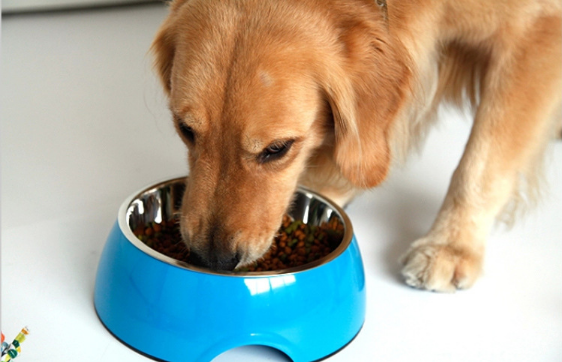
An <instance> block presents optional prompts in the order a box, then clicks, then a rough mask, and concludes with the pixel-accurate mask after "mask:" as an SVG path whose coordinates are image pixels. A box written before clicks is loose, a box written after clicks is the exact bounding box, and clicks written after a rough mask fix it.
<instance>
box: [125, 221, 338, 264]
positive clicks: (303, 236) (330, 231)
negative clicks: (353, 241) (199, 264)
mask: <svg viewBox="0 0 562 362" xmlns="http://www.w3.org/2000/svg"><path fill="white" fill-rule="evenodd" d="M133 233H134V234H135V235H136V237H137V238H139V239H140V240H141V241H142V242H144V243H145V244H146V245H148V246H149V247H151V248H152V249H154V250H156V251H158V252H159V253H161V254H164V255H167V256H169V257H171V258H174V259H176V260H180V261H184V262H186V263H189V250H188V249H187V247H186V246H185V244H184V243H183V242H182V239H181V235H180V231H179V224H178V222H177V221H175V220H170V221H167V222H163V223H150V224H148V225H145V226H139V227H137V228H136V229H135V230H134V231H133ZM342 237H343V224H342V223H341V222H340V221H339V219H337V218H332V219H331V220H330V221H329V222H327V223H323V224H322V225H320V226H312V225H308V224H305V223H303V222H302V221H300V220H296V221H295V220H292V219H291V218H290V217H289V216H287V215H285V216H284V217H283V223H282V225H281V227H280V229H279V233H278V235H277V236H276V237H275V239H274V241H273V243H272V245H271V247H270V248H269V250H268V251H267V252H266V253H265V254H264V256H263V257H262V258H261V259H259V260H257V261H256V262H254V263H252V264H250V265H246V266H243V267H240V268H238V269H236V270H235V271H238V272H254V271H256V272H259V271H271V270H279V269H286V268H292V267H298V266H301V265H304V264H307V263H310V262H312V261H315V260H318V259H320V258H322V257H324V256H326V255H328V254H329V253H331V252H332V251H333V250H334V249H335V248H336V247H337V246H338V245H339V243H340V242H341V239H342Z"/></svg>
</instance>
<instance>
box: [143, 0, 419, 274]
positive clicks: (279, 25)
mask: <svg viewBox="0 0 562 362" xmlns="http://www.w3.org/2000/svg"><path fill="white" fill-rule="evenodd" d="M332 5H333V7H334V8H332V9H330V5H328V2H327V1H324V0H318V1H301V0H294V1H283V2H281V1H262V0H248V1H240V0H239V1H228V0H225V1H206V0H187V1H176V2H174V3H172V5H171V9H170V15H169V17H168V18H167V19H166V21H165V22H164V24H163V25H162V27H161V29H160V31H159V33H158V34H157V37H156V39H155V41H154V44H153V48H152V49H153V52H154V54H155V58H156V62H155V63H156V68H157V71H158V73H159V75H160V77H161V79H162V83H163V86H164V89H165V92H166V93H167V95H168V96H169V100H170V109H171V112H172V114H173V117H174V122H175V125H176V128H177V130H178V133H179V134H180V136H181V138H182V140H183V141H184V142H185V144H186V145H187V148H188V150H189V152H188V162H189V169H190V177H189V182H188V184H187V187H186V191H185V195H184V199H183V206H182V215H181V232H182V235H183V238H184V240H185V243H186V244H187V245H188V247H189V248H190V250H191V252H192V254H194V255H197V256H198V257H199V259H200V262H201V263H202V264H203V265H206V266H209V267H211V268H214V269H225V270H226V269H233V268H234V267H235V266H236V265H238V264H240V265H242V264H246V263H249V262H252V261H254V260H256V259H258V258H259V257H260V256H261V255H262V254H263V253H264V252H265V251H266V250H267V249H268V248H269V247H270V245H271V242H272V239H273V237H274V235H275V233H276V231H277V229H278V227H279V225H280V223H281V219H282V216H283V214H284V213H285V212H286V210H287V208H288V206H289V205H290V203H291V199H292V196H293V193H294V191H295V188H296V185H297V182H298V180H299V177H300V175H301V174H302V173H303V172H304V171H305V170H307V168H310V167H312V166H310V165H309V164H308V161H309V159H310V158H311V156H312V155H313V154H314V152H317V150H318V149H319V148H322V149H329V151H328V152H330V153H331V155H330V157H331V158H332V159H333V161H334V163H335V164H336V165H337V167H338V169H339V171H340V172H341V174H342V175H343V176H344V177H347V178H348V179H349V180H350V181H351V182H352V183H353V184H355V185H357V186H358V187H361V188H366V187H372V186H374V185H376V184H378V183H379V182H380V181H382V179H383V178H384V177H385V175H386V173H387V170H388V165H389V162H390V152H389V145H388V140H387V133H388V130H389V127H390V124H391V120H392V118H393V115H394V114H395V113H396V112H397V110H398V108H399V106H400V104H401V102H402V98H403V90H404V86H405V82H406V81H407V78H408V73H407V70H406V67H405V66H404V61H403V59H401V57H400V55H399V54H398V53H397V52H396V51H395V49H394V48H393V47H391V46H389V44H390V38H389V36H388V32H387V30H386V27H385V25H384V24H383V23H382V22H383V21H384V20H383V19H382V17H381V16H380V14H378V13H377V9H376V8H373V9H371V8H370V7H368V6H362V7H360V9H358V11H359V12H361V16H358V15H357V14H350V13H349V11H350V10H349V8H348V7H345V6H342V7H341V9H338V8H337V6H336V5H337V4H332ZM371 11H372V13H371ZM346 12H347V13H346ZM312 171H313V170H312Z"/></svg>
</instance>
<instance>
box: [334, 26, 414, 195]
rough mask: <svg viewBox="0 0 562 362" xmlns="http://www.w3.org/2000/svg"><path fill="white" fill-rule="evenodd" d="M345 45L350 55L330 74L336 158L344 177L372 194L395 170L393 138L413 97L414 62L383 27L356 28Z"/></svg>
mask: <svg viewBox="0 0 562 362" xmlns="http://www.w3.org/2000/svg"><path fill="white" fill-rule="evenodd" d="M339 39H340V41H341V42H343V45H344V46H343V47H342V49H345V51H344V52H342V53H340V57H339V59H337V60H335V62H331V64H332V66H331V67H329V68H331V69H330V70H329V71H328V72H327V73H325V74H324V77H325V84H324V92H325V93H326V96H327V98H328V102H329V104H330V107H331V109H332V115H333V119H334V127H335V140H336V141H335V149H334V158H335V162H336V164H337V165H338V167H339V169H340V171H341V172H342V174H343V176H345V177H346V178H347V179H349V180H350V181H351V182H352V183H353V184H354V185H355V186H357V187H360V188H369V187H373V186H376V185H377V184H379V183H380V182H382V181H383V180H384V179H385V177H386V175H387V173H388V170H389V168H390V162H391V149H390V144H389V136H390V131H391V126H392V124H393V121H394V120H395V118H396V116H397V114H398V112H399V111H400V109H401V106H402V104H403V103H404V101H405V98H406V95H407V94H408V93H409V90H408V88H409V83H410V70H409V67H408V63H409V62H408V60H407V56H406V53H405V51H404V50H403V49H402V48H401V47H399V46H398V45H397V44H395V42H394V41H393V40H392V39H391V36H390V35H389V33H388V30H387V28H386V27H385V26H382V25H381V26H380V27H379V28H378V29H377V28H375V27H374V26H364V25H354V26H352V27H349V28H348V29H345V30H344V31H343V32H342V34H341V35H340V37H339ZM337 63H339V64H337Z"/></svg>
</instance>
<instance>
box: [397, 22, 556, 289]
mask: <svg viewBox="0 0 562 362" xmlns="http://www.w3.org/2000/svg"><path fill="white" fill-rule="evenodd" d="M561 23H562V22H561V19H560V18H559V17H551V18H542V19H539V20H538V21H537V22H536V23H535V25H533V26H532V27H531V29H529V30H528V31H527V32H526V33H525V34H524V35H522V36H520V37H517V38H512V39H510V41H505V39H503V42H502V43H501V44H500V45H499V46H498V47H497V48H494V49H493V50H492V52H491V53H490V54H491V55H490V62H489V64H488V68H487V70H486V73H485V75H484V77H483V79H482V82H483V84H482V88H481V89H482V93H481V95H480V96H481V100H480V104H479V106H478V109H477V112H476V116H475V120H474V125H473V127H472V131H471V135H470V137H469V140H468V143H467V145H466V149H465V151H464V154H463V157H462V159H461V161H460V163H459V166H458V168H457V169H456V170H455V172H454V175H453V177H452V180H451V184H450V186H449V190H448V192H447V196H446V198H445V201H444V203H443V205H442V207H441V210H440V211H439V214H438V216H437V218H436V221H435V223H434V224H433V226H432V228H431V229H430V231H429V233H428V234H427V235H426V237H424V238H422V239H420V240H417V241H415V242H414V243H413V244H412V246H411V248H410V250H409V251H408V252H407V253H406V255H405V256H404V257H403V258H402V263H403V270H402V275H403V277H404V279H405V281H406V283H407V284H409V285H411V286H413V287H416V288H421V289H427V290H434V291H454V290H456V289H464V288H468V287H470V286H471V285H472V284H473V283H474V282H475V280H476V279H477V277H478V276H479V274H480V272H481V268H482V262H483V257H484V249H485V240H486V238H487V234H488V233H489V231H490V228H491V226H492V224H493V223H494V221H495V219H496V218H497V217H498V216H499V215H500V214H501V213H502V211H503V210H504V208H505V206H506V205H507V204H508V202H509V201H510V199H511V197H512V196H513V195H514V194H516V193H517V191H518V186H519V182H518V180H519V179H520V178H521V176H522V175H523V176H524V175H525V174H526V173H527V172H528V171H529V170H530V169H531V168H532V167H533V163H534V162H536V161H537V160H538V159H539V157H540V154H541V153H542V150H543V149H544V145H545V143H546V142H548V140H547V138H548V137H549V136H551V135H552V132H553V131H554V127H555V125H554V122H553V120H554V117H553V116H554V114H555V113H556V112H557V110H558V109H559V108H558V107H559V106H560V100H561V99H560V91H561V87H562V81H561V79H562V67H561V60H562V39H561V34H562V26H561Z"/></svg>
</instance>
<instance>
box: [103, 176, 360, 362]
mask: <svg viewBox="0 0 562 362" xmlns="http://www.w3.org/2000/svg"><path fill="white" fill-rule="evenodd" d="M185 182H186V179H185V178H177V179H173V180H169V181H165V182H162V183H158V184H156V185H153V186H151V187H149V188H146V189H144V190H142V191H141V192H138V193H135V194H134V195H133V196H131V197H129V198H128V199H127V200H126V201H125V202H124V203H123V205H122V206H121V208H120V209H119V215H118V218H117V222H116V223H115V226H114V227H113V229H112V230H111V232H110V234H109V237H108V240H107V243H106V245H105V248H104V250H103V253H102V255H101V259H100V262H99V266H98V271H97V277H96V286H95V294H94V304H95V308H96V312H97V314H98V316H99V318H100V320H101V322H102V323H103V324H104V325H105V327H106V328H107V329H108V330H109V331H110V332H111V333H112V334H113V335H114V336H115V337H116V338H117V339H118V340H120V341H121V342H123V343H124V344H126V345H127V346H129V347H131V348H132V349H134V350H136V351H137V352H140V353H142V354H144V355H147V356H149V357H151V358H153V359H156V360H161V361H171V362H188V361H189V362H190V361H197V362H199V361H201V362H208V361H211V360H213V358H215V357H217V356H218V355H220V354H221V353H223V352H225V351H228V350H230V349H232V348H236V347H241V346H246V345H263V346H268V347H272V348H275V349H278V350H279V351H281V352H283V353H284V354H286V355H287V356H288V357H289V358H291V359H292V360H293V361H295V362H298V361H316V360H320V359H324V358H326V357H329V356H330V355H332V354H334V353H336V352H338V351H339V350H340V349H342V348H343V347H345V346H346V345H347V344H348V343H350V342H351V341H352V340H353V339H354V337H355V336H356V335H357V334H358V333H359V331H360V329H361V327H362V325H363V322H364V320H365V280H364V278H365V277H364V271H363V263H362V260H361V254H360V252H359V248H358V245H357V241H356V239H355V236H354V235H353V230H352V226H351V222H350V221H349V219H348V217H347V216H346V214H345V213H344V212H343V210H341V209H340V208H339V207H338V206H336V205H334V204H333V203H332V202H330V201H328V200H326V199H325V198H323V197H321V196H320V195H318V194H316V193H314V192H312V191H309V190H307V189H304V188H299V189H298V190H297V192H296V195H295V201H294V204H293V207H292V208H291V210H290V212H289V214H290V215H291V216H292V217H293V218H295V219H297V220H303V222H305V223H308V224H314V225H320V224H321V223H322V222H325V221H328V220H330V219H331V218H334V217H336V218H339V219H340V221H341V222H342V223H343V224H344V237H343V240H342V241H341V243H340V244H339V246H337V248H336V249H335V250H334V251H333V252H332V253H331V254H329V255H327V256H326V257H324V258H322V259H319V260H317V261H315V262H312V263H309V264H306V265H304V266H301V267H297V268H292V269H284V270H278V271H272V272H246V273H234V272H220V273H218V272H214V271H211V270H208V269H203V268H198V267H195V266H192V265H189V264H186V263H184V262H180V261H177V260H175V259H173V258H170V257H167V256H165V255H163V254H160V253H158V252H156V251H155V250H153V249H151V248H150V247H148V246H147V245H146V244H144V243H143V242H141V241H140V240H139V239H137V237H135V235H134V234H133V232H132V230H134V228H135V227H136V226H137V225H140V224H146V223H148V222H151V221H156V222H160V221H161V220H168V219H171V218H172V217H173V215H174V214H177V213H178V212H179V206H180V204H181V199H182V194H183V190H184V188H185V186H184V185H185Z"/></svg>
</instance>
